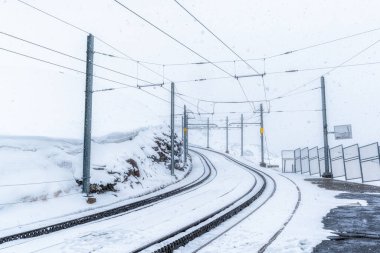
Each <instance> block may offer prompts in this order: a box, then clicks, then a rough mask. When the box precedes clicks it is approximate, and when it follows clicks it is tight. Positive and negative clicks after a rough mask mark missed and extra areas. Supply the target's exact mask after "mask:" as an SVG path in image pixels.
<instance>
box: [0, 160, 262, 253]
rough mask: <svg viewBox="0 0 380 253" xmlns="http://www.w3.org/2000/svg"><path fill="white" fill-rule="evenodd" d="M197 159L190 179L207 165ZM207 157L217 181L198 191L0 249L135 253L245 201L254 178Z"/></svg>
mask: <svg viewBox="0 0 380 253" xmlns="http://www.w3.org/2000/svg"><path fill="white" fill-rule="evenodd" d="M194 156H195V158H194V164H193V172H192V173H191V174H193V173H194V174H200V173H202V171H203V170H204V165H203V163H202V162H201V161H200V159H199V158H198V157H197V156H196V155H194ZM208 156H210V159H211V161H212V162H213V163H214V165H215V167H216V171H212V176H211V177H210V178H209V179H208V180H207V181H205V182H204V183H203V184H201V185H200V186H199V187H197V188H195V189H190V190H189V191H188V192H186V193H183V194H179V195H176V196H173V197H171V198H168V199H164V200H163V201H161V202H159V203H157V204H155V205H149V206H147V207H145V208H141V209H140V210H136V211H131V212H128V213H126V214H125V215H118V216H117V217H113V218H111V219H105V220H102V221H99V222H94V223H88V224H85V225H82V226H78V227H76V228H71V229H67V230H62V231H59V232H56V233H52V234H49V235H44V236H40V237H37V238H31V239H26V240H19V241H14V242H11V243H7V244H4V245H0V250H1V249H2V252H17V251H18V252H33V251H40V252H54V251H58V252H89V251H95V252H126V251H131V250H133V249H136V248H137V247H139V246H142V245H144V244H145V243H148V242H151V241H152V240H155V239H157V238H159V237H161V236H162V235H165V234H169V233H171V232H172V231H174V230H176V229H178V228H179V227H182V226H184V225H187V224H190V223H192V222H194V221H196V220H198V219H199V218H200V217H202V216H204V215H206V214H210V213H212V212H214V211H215V210H218V209H219V208H222V207H224V206H226V205H228V204H229V203H231V202H233V201H235V200H236V199H240V197H241V196H242V194H244V193H246V192H247V191H249V190H250V189H251V187H252V186H255V185H256V181H255V177H253V176H252V175H251V174H250V173H249V172H248V171H247V170H245V169H242V168H241V167H240V166H238V165H236V164H234V163H232V162H228V161H227V160H225V159H220V156H219V155H212V154H208ZM221 185H223V187H221ZM257 185H259V183H258V184H257ZM258 189H259V187H258V188H257V190H258Z"/></svg>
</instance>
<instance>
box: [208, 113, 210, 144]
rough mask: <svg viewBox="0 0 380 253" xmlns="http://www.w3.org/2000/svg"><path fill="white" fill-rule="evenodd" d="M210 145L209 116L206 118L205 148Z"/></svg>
mask: <svg viewBox="0 0 380 253" xmlns="http://www.w3.org/2000/svg"><path fill="white" fill-rule="evenodd" d="M209 147H210V118H207V148H209Z"/></svg>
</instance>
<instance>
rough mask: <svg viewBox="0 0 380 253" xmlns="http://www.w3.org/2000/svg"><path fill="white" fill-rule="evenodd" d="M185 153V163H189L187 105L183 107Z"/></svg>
mask: <svg viewBox="0 0 380 253" xmlns="http://www.w3.org/2000/svg"><path fill="white" fill-rule="evenodd" d="M183 125H184V126H183V147H184V149H183V151H184V152H183V153H184V158H183V161H184V163H186V162H187V113H186V105H184V106H183Z"/></svg>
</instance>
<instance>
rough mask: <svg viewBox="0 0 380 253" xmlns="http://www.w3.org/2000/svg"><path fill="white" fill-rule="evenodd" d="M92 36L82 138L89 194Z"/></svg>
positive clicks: (88, 44)
mask: <svg viewBox="0 0 380 253" xmlns="http://www.w3.org/2000/svg"><path fill="white" fill-rule="evenodd" d="M93 64H94V36H93V35H92V34H89V35H88V36H87V60H86V93H85V96H86V98H85V112H84V139H83V193H85V194H86V195H87V196H89V194H90V166H91V123H92V82H93V69H94V66H93Z"/></svg>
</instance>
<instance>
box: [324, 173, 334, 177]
mask: <svg viewBox="0 0 380 253" xmlns="http://www.w3.org/2000/svg"><path fill="white" fill-rule="evenodd" d="M322 177H323V178H333V174H332V173H331V172H324V173H323V174H322Z"/></svg>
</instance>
